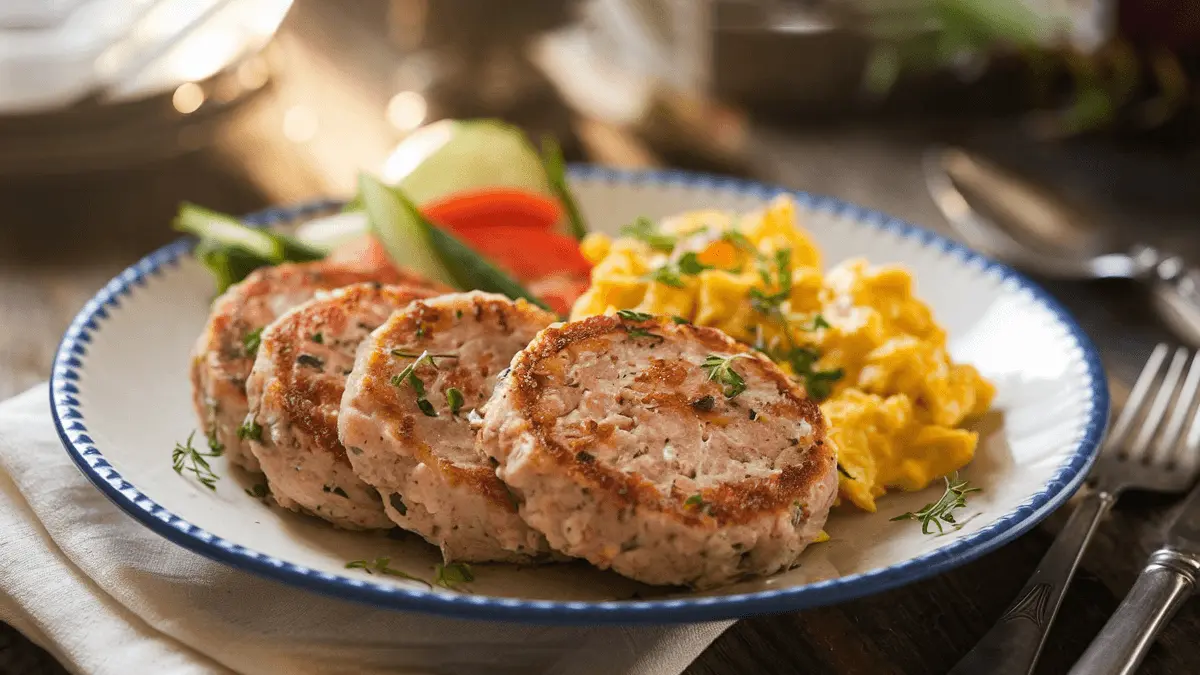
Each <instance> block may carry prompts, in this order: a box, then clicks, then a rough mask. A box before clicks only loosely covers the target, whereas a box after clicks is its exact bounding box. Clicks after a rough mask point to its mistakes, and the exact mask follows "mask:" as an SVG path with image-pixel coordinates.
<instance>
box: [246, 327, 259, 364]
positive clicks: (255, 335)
mask: <svg viewBox="0 0 1200 675" xmlns="http://www.w3.org/2000/svg"><path fill="white" fill-rule="evenodd" d="M262 332H263V329H261V328H259V329H257V330H252V331H250V332H249V333H246V337H244V338H242V347H243V348H244V349H245V350H246V356H249V357H252V358H253V357H254V356H255V355H257V354H258V346H259V345H260V344H262Z"/></svg>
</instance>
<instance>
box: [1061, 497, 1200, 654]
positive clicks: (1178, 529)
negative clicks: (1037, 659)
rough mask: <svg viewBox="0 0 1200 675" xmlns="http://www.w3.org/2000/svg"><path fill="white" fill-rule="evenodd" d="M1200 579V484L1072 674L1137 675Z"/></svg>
mask: <svg viewBox="0 0 1200 675" xmlns="http://www.w3.org/2000/svg"><path fill="white" fill-rule="evenodd" d="M1198 583H1200V486H1197V487H1196V488H1193V489H1192V492H1191V494H1190V495H1188V498H1187V500H1186V501H1185V502H1184V504H1183V508H1182V509H1180V511H1179V514H1178V515H1176V516H1175V521H1174V522H1172V523H1171V526H1170V528H1169V529H1168V530H1167V537H1166V543H1165V544H1164V545H1163V547H1162V548H1160V549H1158V550H1157V551H1155V552H1154V554H1153V555H1151V556H1150V562H1149V563H1147V565H1146V568H1145V569H1144V570H1142V573H1141V574H1140V575H1139V576H1138V578H1137V581H1136V582H1134V584H1133V588H1132V589H1130V591H1129V594H1128V595H1126V596H1125V599H1124V600H1123V601H1122V602H1121V606H1120V607H1118V608H1117V611H1116V613H1115V614H1113V616H1112V618H1111V619H1109V620H1108V623H1106V624H1105V625H1104V628H1103V629H1102V630H1101V631H1100V634H1099V635H1097V636H1096V639H1095V640H1093V641H1092V644H1091V645H1090V646H1089V647H1088V648H1087V651H1086V652H1084V653H1083V656H1082V657H1081V658H1080V659H1079V661H1078V662H1077V663H1076V664H1075V667H1074V668H1072V669H1071V672H1070V675H1133V673H1134V672H1135V671H1136V670H1137V668H1138V666H1139V665H1140V664H1141V662H1142V659H1143V658H1145V656H1146V652H1148V651H1150V645H1152V644H1154V638H1155V637H1157V636H1158V632H1159V631H1161V630H1162V629H1163V628H1164V627H1165V626H1166V625H1167V623H1168V622H1170V620H1171V617H1173V616H1175V612H1177V611H1178V610H1179V608H1180V607H1182V606H1183V603H1185V602H1187V600H1188V599H1189V598H1191V597H1192V594H1193V593H1194V592H1195V591H1196V587H1197V585H1198Z"/></svg>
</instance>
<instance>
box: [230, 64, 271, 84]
mask: <svg viewBox="0 0 1200 675" xmlns="http://www.w3.org/2000/svg"><path fill="white" fill-rule="evenodd" d="M269 75H270V72H269V71H268V70H267V64H266V61H264V60H263V59H261V58H252V59H249V60H248V61H246V62H245V63H243V64H241V65H240V66H238V68H237V81H238V84H240V85H242V86H243V87H245V88H247V89H258V88H259V87H261V86H263V85H264V84H266V83H267V77H268V76H269Z"/></svg>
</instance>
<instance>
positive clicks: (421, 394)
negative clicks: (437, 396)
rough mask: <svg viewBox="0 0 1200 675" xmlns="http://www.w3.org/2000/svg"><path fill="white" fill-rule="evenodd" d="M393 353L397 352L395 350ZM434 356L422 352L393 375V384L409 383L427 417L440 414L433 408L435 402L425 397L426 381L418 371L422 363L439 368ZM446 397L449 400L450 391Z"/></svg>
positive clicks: (397, 385)
mask: <svg viewBox="0 0 1200 675" xmlns="http://www.w3.org/2000/svg"><path fill="white" fill-rule="evenodd" d="M392 353H393V354H396V352H395V351H393V352H392ZM401 354H404V352H401ZM434 358H435V357H434V356H433V355H432V354H430V353H429V352H421V354H420V355H419V356H417V358H416V360H415V361H413V362H412V363H410V364H408V366H406V367H405V368H404V370H401V371H400V374H399V375H396V376H394V377H392V386H395V387H403V386H405V385H408V387H409V388H410V389H412V390H413V391H414V392H415V393H416V394H417V407H418V408H420V409H421V412H422V413H424V414H425V416H426V417H437V416H438V414H437V411H436V410H434V409H433V404H432V403H430V402H429V399H427V398H425V383H424V382H423V381H422V380H421V378H420V377H417V372H416V371H417V368H419V367H420V366H421V365H422V364H428V365H429V367H431V368H433V369H434V370H437V362H436V361H434ZM451 358H454V357H451ZM456 391H457V390H456ZM460 395H461V393H460ZM446 397H447V400H449V397H450V393H449V392H446ZM452 412H453V411H452Z"/></svg>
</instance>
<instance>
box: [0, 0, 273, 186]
mask: <svg viewBox="0 0 1200 675" xmlns="http://www.w3.org/2000/svg"><path fill="white" fill-rule="evenodd" d="M290 6H291V0H5V1H4V2H0V175H3V174H12V173H58V172H62V171H77V170H80V169H83V170H87V169H92V168H101V167H105V166H109V165H113V164H121V163H129V162H132V161H137V160H139V159H143V158H148V157H156V156H162V155H164V154H172V153H174V152H178V151H180V150H186V149H189V148H190V147H195V146H196V145H197V143H198V142H199V141H201V140H202V138H203V134H202V133H191V134H188V133H183V134H182V135H181V134H180V131H179V130H180V129H181V128H184V127H194V126H195V123H196V122H197V121H200V120H211V119H214V116H215V115H217V114H218V113H223V112H227V111H228V110H230V109H232V108H233V107H236V104H238V103H240V102H242V101H244V100H246V99H247V98H248V97H249V94H252V93H254V92H256V91H259V90H261V89H262V88H263V87H264V85H266V84H267V82H268V80H269V74H270V73H269V69H268V68H267V65H266V64H265V63H264V62H262V61H261V60H258V59H257V57H258V56H259V55H260V54H261V52H262V50H263V49H264V47H265V46H266V45H267V44H268V43H269V42H270V40H271V38H272V37H273V36H274V34H275V31H276V30H277V29H278V27H279V24H280V22H281V21H282V20H283V18H284V16H285V15H286V14H287V11H288V9H289V8H290Z"/></svg>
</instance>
